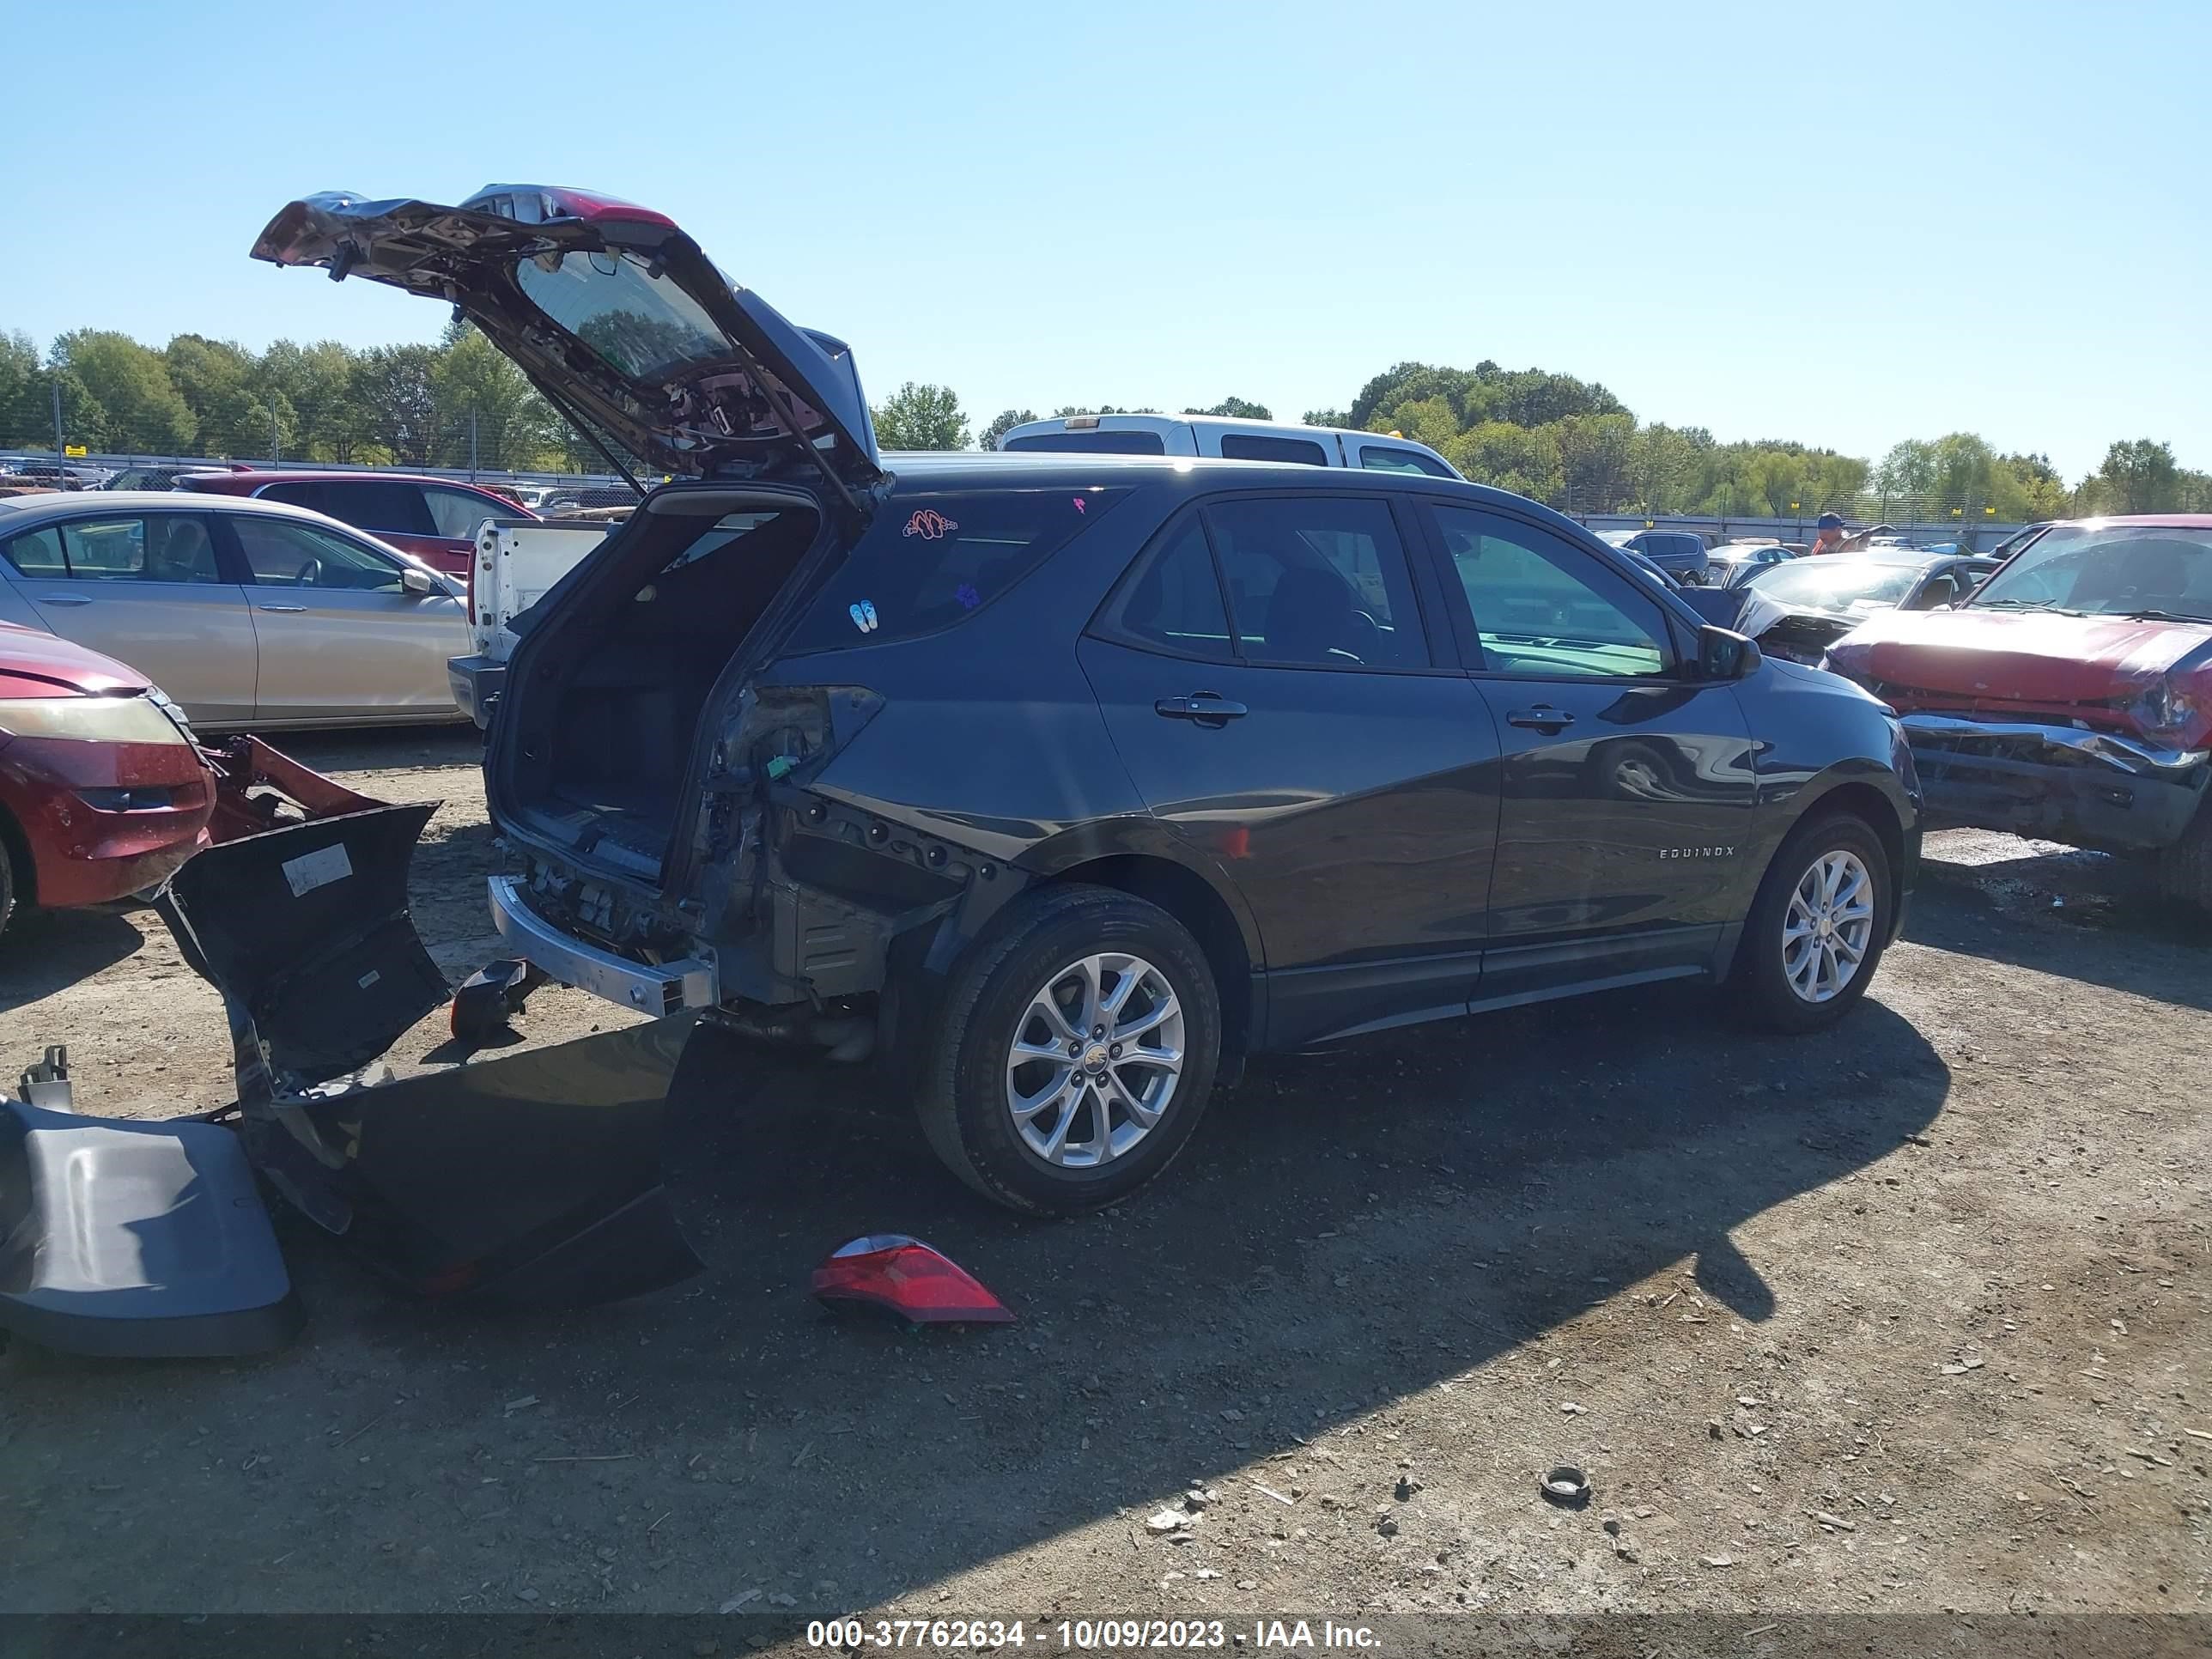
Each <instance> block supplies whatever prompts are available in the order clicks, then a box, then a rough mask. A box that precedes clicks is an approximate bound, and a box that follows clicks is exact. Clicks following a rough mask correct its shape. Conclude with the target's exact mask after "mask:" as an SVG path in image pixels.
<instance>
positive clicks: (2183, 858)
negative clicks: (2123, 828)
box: [2158, 797, 2212, 915]
mask: <svg viewBox="0 0 2212 1659" xmlns="http://www.w3.org/2000/svg"><path fill="white" fill-rule="evenodd" d="M2158 890H2159V891H2160V894H2162V895H2163V896H2166V897H2167V898H2170V899H2172V900H2173V901H2174V902H2177V903H2179V904H2186V905H2190V906H2191V907H2193V908H2196V909H2197V910H2199V911H2201V912H2203V913H2204V914H2206V915H2212V797H2207V799H2205V801H2204V802H2203V804H2201V805H2199V806H2198V807H2197V815H2196V816H2195V817H2192V818H2191V819H2190V820H2189V827H2188V828H2187V829H2184V830H2183V831H2182V832H2181V839H2180V840H2179V841H2177V842H2174V843H2173V845H2172V846H2171V847H2168V848H2164V849H2163V850H2162V851H2160V854H2159V855H2158Z"/></svg>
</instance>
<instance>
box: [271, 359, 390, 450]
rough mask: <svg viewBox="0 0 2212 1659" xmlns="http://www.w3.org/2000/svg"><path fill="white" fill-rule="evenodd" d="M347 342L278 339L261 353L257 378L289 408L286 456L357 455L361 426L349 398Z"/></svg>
mask: <svg viewBox="0 0 2212 1659" xmlns="http://www.w3.org/2000/svg"><path fill="white" fill-rule="evenodd" d="M355 368H356V356H355V353H354V352H353V350H352V349H351V348H349V347H347V346H343V345H341V344H339V343H337V341H336V340H323V341H319V342H318V343H315V344H313V345H307V346H303V345H300V344H297V343H295V342H293V341H290V340H278V341H276V342H275V343H272V344H271V345H270V348H269V349H268V350H266V351H264V352H263V353H262V354H261V378H262V381H263V384H264V385H265V386H267V387H268V388H269V391H270V395H271V396H272V397H276V398H283V401H284V403H285V404H286V406H287V407H289V409H290V410H292V430H291V432H290V434H289V436H288V437H287V439H286V450H285V453H286V454H287V456H288V457H289V458H290V459H295V460H303V461H350V460H354V459H358V456H359V452H360V449H361V446H362V443H363V442H364V441H366V435H367V426H366V422H365V421H364V419H363V416H362V409H361V405H360V404H358V403H357V402H356V401H355V398H354V373H355Z"/></svg>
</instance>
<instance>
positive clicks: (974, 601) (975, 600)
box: [952, 582, 983, 611]
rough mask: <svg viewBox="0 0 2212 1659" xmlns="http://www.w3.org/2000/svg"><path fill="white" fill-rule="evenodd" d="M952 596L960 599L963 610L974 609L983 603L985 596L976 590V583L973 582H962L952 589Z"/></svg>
mask: <svg viewBox="0 0 2212 1659" xmlns="http://www.w3.org/2000/svg"><path fill="white" fill-rule="evenodd" d="M952 597H953V598H954V599H957V600H959V601H960V608H961V609H962V610H963V611H973V610H974V609H975V607H976V606H977V605H981V604H982V603H983V596H982V595H981V593H978V592H976V591H975V584H974V583H972V582H963V583H961V584H960V586H957V587H956V588H954V589H953V590H952Z"/></svg>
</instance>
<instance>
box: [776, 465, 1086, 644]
mask: <svg viewBox="0 0 2212 1659" xmlns="http://www.w3.org/2000/svg"><path fill="white" fill-rule="evenodd" d="M1127 494H1128V491H1127V490H1126V489H1086V490H1068V489H994V490H991V491H989V492H987V493H985V492H981V491H948V492H945V493H942V494H937V493H929V494H918V495H896V496H894V497H893V498H892V499H891V500H890V501H887V502H885V503H884V506H883V507H882V508H881V509H880V510H879V511H878V513H877V514H876V516H875V519H874V520H873V521H872V523H871V524H870V525H869V526H868V527H867V529H866V531H865V532H862V534H861V536H860V540H859V542H857V543H856V544H854V547H853V550H852V551H851V552H850V553H848V555H846V557H845V562H843V563H842V564H841V565H839V566H838V567H837V568H836V571H834V572H833V573H832V574H831V575H830V577H829V581H828V583H827V584H826V585H825V586H823V590H822V592H820V593H818V594H817V595H816V596H815V599H814V602H813V603H812V604H811V605H809V606H808V607H807V611H806V615H805V617H803V618H801V620H800V622H799V626H798V627H797V628H796V629H793V632H792V635H791V639H790V641H789V642H788V643H787V645H786V646H785V647H784V649H785V651H786V652H787V653H791V654H799V653H805V652H809V651H834V650H836V649H839V648H840V647H844V646H849V645H877V644H883V643H886V642H888V641H892V640H905V639H913V638H915V636H917V635H923V634H934V633H936V632H938V631H939V629H946V628H951V627H952V626H953V625H954V624H956V623H961V622H964V621H965V620H967V618H968V617H969V616H970V615H972V614H973V613H974V612H975V611H980V610H981V609H982V607H983V606H985V605H988V604H989V603H990V602H991V601H992V600H993V599H996V598H998V596H999V595H1000V594H1001V593H1003V592H1006V590H1007V589H1008V588H1010V587H1012V586H1013V585H1014V584H1015V583H1016V582H1018V581H1019V580H1021V579H1022V578H1023V577H1024V576H1025V575H1027V574H1029V573H1030V571H1031V570H1033V569H1035V568H1036V566H1037V564H1038V562H1040V561H1042V559H1044V558H1046V557H1047V556H1049V555H1050V554H1052V553H1053V552H1054V551H1055V550H1058V549H1059V548H1060V547H1062V546H1064V545H1065V544H1066V543H1067V542H1068V541H1069V540H1070V539H1071V538H1073V537H1075V536H1077V535H1078V534H1079V533H1081V532H1082V531H1083V529H1084V528H1085V526H1088V525H1091V524H1093V523H1096V522H1097V520H1098V519H1099V518H1101V517H1102V516H1103V515H1104V514H1105V513H1107V512H1109V510H1111V509H1112V507H1114V506H1115V503H1116V502H1118V501H1120V500H1121V498H1122V497H1123V496H1124V495H1127Z"/></svg>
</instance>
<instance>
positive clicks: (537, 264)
mask: <svg viewBox="0 0 2212 1659" xmlns="http://www.w3.org/2000/svg"><path fill="white" fill-rule="evenodd" d="M514 280H515V282H516V283H517V285H518V286H520V288H521V289H522V291H523V293H524V295H526V296H527V297H528V299H529V300H530V302H531V303H532V305H534V306H536V307H538V309H539V310H540V311H542V312H544V313H545V314H546V315H547V316H548V317H550V318H551V319H553V320H554V321H555V322H556V323H558V324H559V325H561V326H562V328H565V329H567V330H568V332H570V333H571V334H573V335H574V336H575V337H577V338H578V339H580V340H581V341H582V342H583V343H585V344H586V345H587V346H589V347H590V348H591V349H592V351H593V352H595V353H596V354H597V355H598V356H599V357H600V358H601V359H602V360H604V361H605V362H606V363H607V365H608V366H609V367H610V368H614V369H616V370H617V371H619V372H620V373H622V374H627V375H629V377H630V378H631V379H633V380H665V379H666V378H667V377H668V376H669V375H670V374H673V373H676V372H678V371H679V370H681V369H684V368H689V367H690V366H691V365H693V364H695V363H703V362H719V361H722V360H726V359H727V358H728V357H729V356H731V347H730V343H729V341H728V340H727V339H726V338H725V337H724V336H723V334H722V331H721V330H720V329H719V328H717V327H715V326H714V323H713V322H712V321H711V320H709V319H708V316H707V313H705V312H704V311H702V310H701V309H700V307H699V304H698V301H696V300H694V299H692V297H691V296H690V295H688V294H686V293H685V292H684V290H683V289H680V288H678V286H677V285H676V284H675V283H672V282H671V281H670V280H669V279H668V278H667V277H665V276H654V275H653V274H652V273H651V271H650V270H649V269H648V268H647V265H646V264H644V263H642V262H641V261H640V260H639V259H638V258H637V257H636V256H635V255H633V254H629V253H616V252H597V253H559V254H553V253H547V254H540V255H538V256H537V257H536V258H528V259H523V260H520V261H518V262H517V264H516V265H515V268H514Z"/></svg>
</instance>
